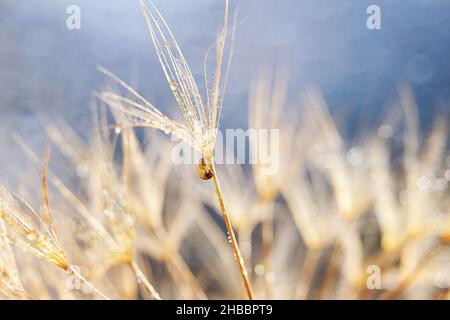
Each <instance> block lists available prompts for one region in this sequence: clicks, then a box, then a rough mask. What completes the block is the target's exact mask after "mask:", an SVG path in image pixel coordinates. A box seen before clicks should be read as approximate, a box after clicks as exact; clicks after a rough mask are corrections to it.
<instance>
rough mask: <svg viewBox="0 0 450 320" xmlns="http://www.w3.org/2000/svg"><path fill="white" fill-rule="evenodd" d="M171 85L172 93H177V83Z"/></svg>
mask: <svg viewBox="0 0 450 320" xmlns="http://www.w3.org/2000/svg"><path fill="white" fill-rule="evenodd" d="M169 84H170V89H171V90H172V91H177V90H178V86H177V83H176V82H175V81H172V82H170V83H169Z"/></svg>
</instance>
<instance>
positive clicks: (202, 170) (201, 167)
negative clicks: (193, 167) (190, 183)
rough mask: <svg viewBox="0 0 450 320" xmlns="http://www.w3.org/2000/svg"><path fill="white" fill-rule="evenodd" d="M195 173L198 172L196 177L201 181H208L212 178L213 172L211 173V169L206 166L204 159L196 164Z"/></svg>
mask: <svg viewBox="0 0 450 320" xmlns="http://www.w3.org/2000/svg"><path fill="white" fill-rule="evenodd" d="M197 172H198V176H199V177H200V179H202V180H209V179H211V178H212V176H213V172H212V170H211V168H210V167H209V166H208V165H206V163H205V160H204V159H202V161H201V162H200V163H199V164H198V167H197Z"/></svg>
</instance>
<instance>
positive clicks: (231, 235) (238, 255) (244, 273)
mask: <svg viewBox="0 0 450 320" xmlns="http://www.w3.org/2000/svg"><path fill="white" fill-rule="evenodd" d="M211 170H212V174H213V176H212V178H213V180H214V186H215V188H216V194H217V199H218V200H219V205H220V210H221V211H222V216H223V220H224V222H225V226H226V228H227V233H228V237H229V239H230V244H231V247H232V248H233V252H234V257H235V258H236V262H237V264H238V267H239V271H240V273H241V277H242V281H243V283H244V286H245V290H246V291H247V296H248V298H249V300H253V291H252V287H251V285H250V280H249V278H248V273H247V269H246V268H245V263H244V259H243V258H242V255H241V251H240V250H239V246H238V244H237V241H236V236H235V234H234V231H233V226H232V224H231V219H230V216H229V215H228V213H227V211H226V209H225V203H224V201H223V195H222V191H221V189H220V184H219V179H218V178H217V172H216V168H215V166H214V159H211Z"/></svg>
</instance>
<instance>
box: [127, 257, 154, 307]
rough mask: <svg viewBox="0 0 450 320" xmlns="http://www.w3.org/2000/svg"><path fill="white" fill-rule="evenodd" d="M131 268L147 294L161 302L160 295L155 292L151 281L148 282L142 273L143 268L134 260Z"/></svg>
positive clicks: (131, 262)
mask: <svg viewBox="0 0 450 320" xmlns="http://www.w3.org/2000/svg"><path fill="white" fill-rule="evenodd" d="M130 267H131V270H133V273H134V275H135V276H136V279H138V280H139V282H140V283H141V284H142V285H143V286H144V288H145V290H147V292H148V293H150V294H151V296H152V297H153V298H154V299H155V300H161V297H160V295H159V293H158V292H157V291H156V290H155V288H154V287H153V286H152V284H151V283H150V281H148V279H147V277H146V276H145V274H144V273H143V272H142V270H141V268H139V265H138V264H137V262H136V261H135V260H134V259H132V260H131V261H130Z"/></svg>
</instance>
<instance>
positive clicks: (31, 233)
mask: <svg viewBox="0 0 450 320" xmlns="http://www.w3.org/2000/svg"><path fill="white" fill-rule="evenodd" d="M26 237H27V239H28V240H30V241H36V240H37V239H38V238H39V234H38V233H37V232H36V231H29V232H27V234H26Z"/></svg>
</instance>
